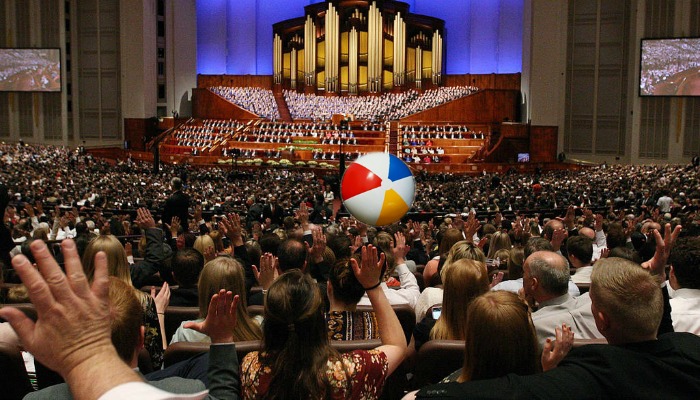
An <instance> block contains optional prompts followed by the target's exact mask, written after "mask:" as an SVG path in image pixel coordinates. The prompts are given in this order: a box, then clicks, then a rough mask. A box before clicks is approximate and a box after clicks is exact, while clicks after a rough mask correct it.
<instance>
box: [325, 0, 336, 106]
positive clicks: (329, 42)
mask: <svg viewBox="0 0 700 400" xmlns="http://www.w3.org/2000/svg"><path fill="white" fill-rule="evenodd" d="M339 18H340V17H339V16H338V12H337V11H336V9H335V6H334V5H333V4H332V3H329V4H328V12H326V17H325V22H326V42H325V44H326V66H325V72H326V92H328V93H331V92H337V91H338V58H339V55H340V46H339V45H338V44H339V39H340V34H339V33H340V29H339V28H340V20H339Z"/></svg>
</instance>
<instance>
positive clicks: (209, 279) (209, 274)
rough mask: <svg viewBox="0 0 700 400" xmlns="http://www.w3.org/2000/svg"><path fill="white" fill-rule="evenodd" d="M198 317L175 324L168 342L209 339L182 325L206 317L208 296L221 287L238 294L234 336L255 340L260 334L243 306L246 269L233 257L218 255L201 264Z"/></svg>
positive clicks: (259, 330)
mask: <svg viewBox="0 0 700 400" xmlns="http://www.w3.org/2000/svg"><path fill="white" fill-rule="evenodd" d="M197 287H198V290H199V319H197V320H195V321H185V322H183V323H182V325H180V327H179V328H177V331H175V334H174V335H173V338H172V340H171V341H170V343H176V342H206V343H209V341H210V339H209V337H208V336H207V335H205V334H202V333H199V332H197V331H195V330H192V329H187V328H185V327H184V325H185V324H186V323H188V322H202V321H204V319H205V318H206V317H207V313H208V310H209V301H211V297H212V296H213V295H214V294H216V293H219V291H220V290H221V289H224V290H226V291H230V292H232V293H233V294H234V295H238V296H239V298H240V299H241V300H240V301H239V302H238V306H237V307H238V308H237V312H236V316H237V318H238V322H237V323H236V328H235V329H234V331H233V339H234V340H235V341H241V340H258V339H260V338H262V331H261V329H260V325H259V324H258V323H257V322H256V321H254V320H253V319H252V318H250V316H249V315H248V311H247V309H246V305H247V304H248V303H247V302H246V290H245V273H244V272H243V266H242V265H241V264H240V263H239V262H238V261H236V260H235V259H233V258H231V257H227V256H221V257H217V258H215V259H213V260H212V261H209V262H208V263H206V264H205V265H204V269H203V270H202V272H201V274H200V275H199V283H198V285H197Z"/></svg>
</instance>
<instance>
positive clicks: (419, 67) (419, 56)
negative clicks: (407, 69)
mask: <svg viewBox="0 0 700 400" xmlns="http://www.w3.org/2000/svg"><path fill="white" fill-rule="evenodd" d="M422 79H423V50H422V49H421V48H420V45H419V46H417V47H416V88H418V89H420V88H421V87H423V85H422V82H421V80H422Z"/></svg>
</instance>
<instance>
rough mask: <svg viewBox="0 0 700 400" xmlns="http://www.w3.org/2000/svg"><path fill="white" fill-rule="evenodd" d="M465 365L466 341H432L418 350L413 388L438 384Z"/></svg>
mask: <svg viewBox="0 0 700 400" xmlns="http://www.w3.org/2000/svg"><path fill="white" fill-rule="evenodd" d="M463 364H464V340H430V341H428V342H426V343H425V344H423V346H421V348H420V350H418V354H417V356H416V364H415V371H414V375H413V387H415V388H420V387H423V386H425V385H429V384H433V383H438V382H440V380H442V379H443V378H445V377H446V376H448V375H449V374H451V373H453V372H454V371H456V370H458V369H459V368H462V365H463Z"/></svg>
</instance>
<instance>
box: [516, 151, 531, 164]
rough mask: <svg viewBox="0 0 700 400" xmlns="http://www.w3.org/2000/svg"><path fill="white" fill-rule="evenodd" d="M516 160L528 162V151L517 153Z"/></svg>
mask: <svg viewBox="0 0 700 400" xmlns="http://www.w3.org/2000/svg"><path fill="white" fill-rule="evenodd" d="M518 162H523V163H525V162H530V153H518Z"/></svg>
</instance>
